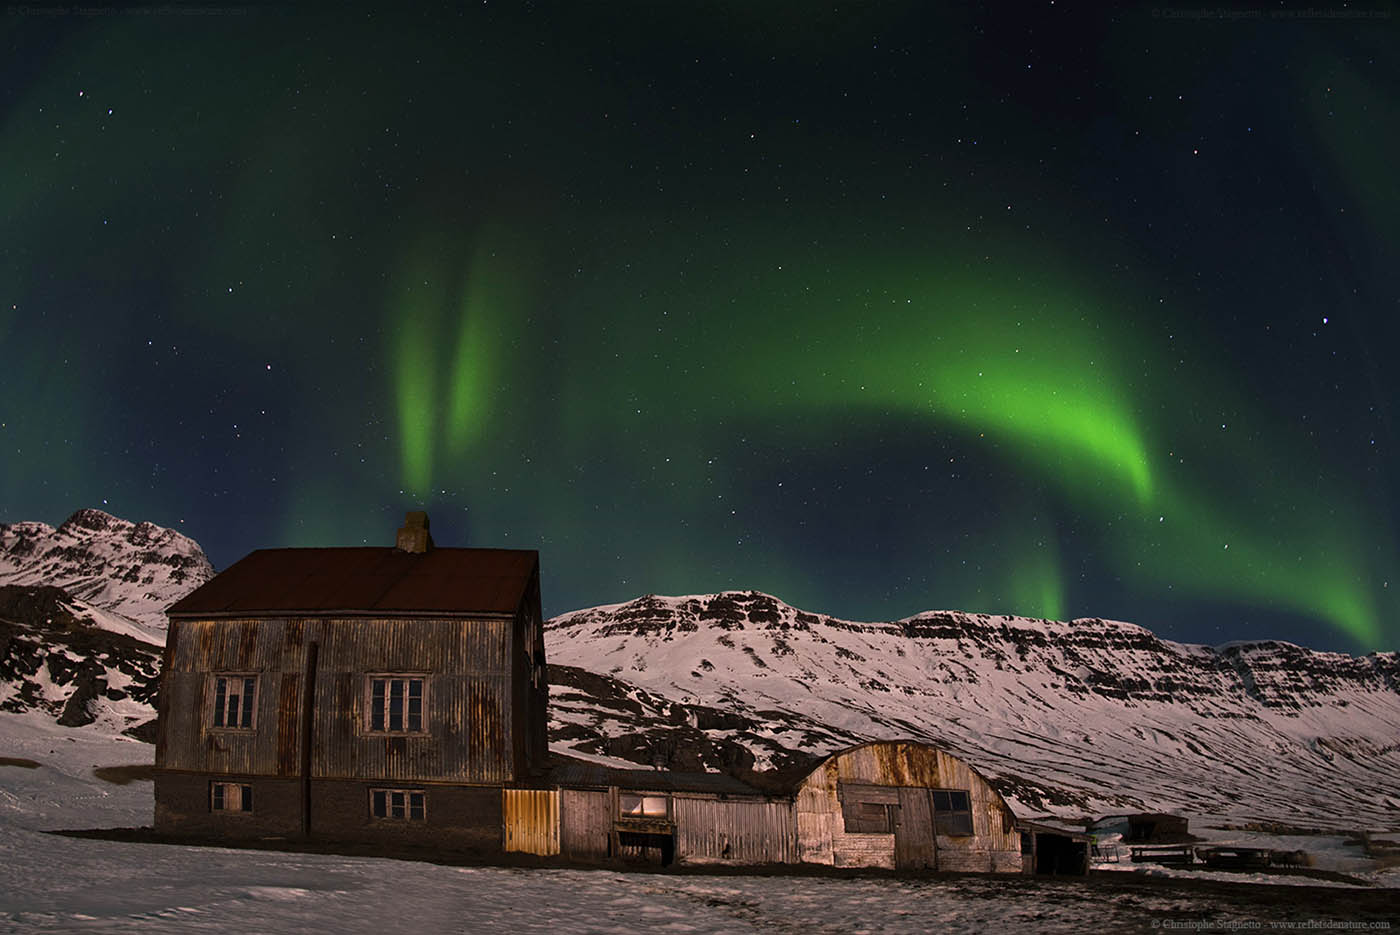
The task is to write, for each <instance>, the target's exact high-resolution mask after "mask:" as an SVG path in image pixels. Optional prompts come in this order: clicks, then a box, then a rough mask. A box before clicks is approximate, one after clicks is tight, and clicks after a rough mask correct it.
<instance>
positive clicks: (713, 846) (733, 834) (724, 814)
mask: <svg viewBox="0 0 1400 935" xmlns="http://www.w3.org/2000/svg"><path fill="white" fill-rule="evenodd" d="M672 808H673V809H674V812H675V819H676V859H677V860H678V861H684V862H690V863H711V862H717V861H718V862H731V861H732V862H734V863H740V864H786V863H794V862H796V860H797V832H796V828H795V826H794V825H793V812H792V806H791V804H790V803H788V802H762V801H744V800H736V799H729V800H720V799H715V798H709V797H702V796H688V795H684V794H677V795H676V796H674V800H673V804H672Z"/></svg>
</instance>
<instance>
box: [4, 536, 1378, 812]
mask: <svg viewBox="0 0 1400 935" xmlns="http://www.w3.org/2000/svg"><path fill="white" fill-rule="evenodd" d="M212 575H213V569H212V568H211V567H210V565H209V561H208V559H207V558H205V556H204V553H203V551H202V550H200V548H199V546H198V545H197V544H195V543H194V542H193V541H192V540H190V539H188V538H186V537H185V536H182V535H180V534H179V533H177V532H174V531H172V530H168V529H162V528H160V527H158V526H155V525H153V524H150V523H131V522H128V521H126V520H122V519H118V518H116V517H113V516H110V515H109V514H106V513H103V512H101V511H97V510H80V511H78V512H77V513H75V514H73V516H71V517H69V519H68V520H67V521H65V522H64V523H63V524H62V525H61V526H59V527H58V529H54V528H52V527H49V526H46V525H44V524H42V523H14V524H10V525H0V710H5V711H34V710H39V711H46V712H48V714H49V715H50V716H52V717H54V718H56V719H62V720H63V721H64V722H65V723H73V724H78V723H86V722H88V721H90V720H93V719H96V720H98V721H101V722H102V723H103V724H104V725H106V726H108V727H115V728H118V729H120V728H121V727H122V726H123V725H125V726H128V727H134V726H138V725H140V724H148V723H149V720H150V718H152V717H154V710H153V709H152V708H151V706H150V702H151V700H152V699H153V697H154V690H155V685H156V667H157V665H158V662H159V646H160V644H162V643H163V642H164V629H165V621H164V617H163V614H164V610H165V608H166V607H167V606H169V604H171V603H173V602H174V601H175V600H177V599H179V598H180V597H182V596H184V595H185V594H186V593H188V592H189V591H191V590H193V589H194V588H195V587H197V586H198V585H199V584H202V583H203V582H204V581H206V580H208V578H210V577H211V576H212ZM546 642H547V657H548V659H549V662H550V683H551V688H550V717H551V724H550V730H551V742H552V746H553V748H554V749H555V750H557V751H559V752H566V753H572V754H576V755H583V756H587V757H589V758H592V759H597V760H601V761H603V762H612V763H616V764H619V765H621V764H638V763H640V764H644V765H648V766H650V765H665V766H669V767H670V768H673V769H722V770H726V771H729V772H733V773H736V774H740V775H745V776H747V777H749V778H750V779H752V780H753V781H755V782H760V783H761V782H762V781H763V780H762V775H761V774H758V775H756V774H755V773H754V772H753V771H755V770H758V771H770V770H775V769H776V770H782V769H785V768H799V767H802V766H804V765H806V764H809V763H811V762H813V761H814V759H815V758H816V757H819V756H821V755H824V754H825V753H828V752H830V751H832V750H835V749H839V748H841V747H844V746H847V745H849V744H853V743H857V742H860V741H862V740H867V739H875V738H916V739H924V740H927V741H930V742H932V743H936V744H939V745H942V746H944V747H946V748H948V749H950V750H953V751H955V752H957V753H959V754H961V755H963V756H965V757H966V758H967V759H968V760H970V761H971V762H972V763H974V764H975V765H976V766H978V768H980V769H981V770H982V771H983V772H984V773H986V774H987V775H988V776H989V777H990V778H992V779H993V781H994V783H995V784H996V785H997V786H998V787H999V788H1000V789H1001V790H1002V791H1003V792H1004V793H1005V794H1006V795H1008V796H1009V797H1010V798H1011V799H1012V800H1013V804H1014V805H1015V806H1016V807H1017V809H1018V811H1020V812H1021V813H1023V814H1037V813H1045V812H1053V813H1056V814H1061V815H1066V816H1069V815H1076V816H1077V815H1081V814H1104V813H1108V812H1115V811H1118V812H1121V811H1126V810H1136V809H1162V810H1182V811H1185V812H1188V813H1192V814H1203V813H1204V814H1218V815H1230V816H1237V817H1241V818H1247V819H1252V820H1258V821H1282V822H1290V823H1294V824H1311V825H1315V826H1328V827H1345V828H1354V827H1357V826H1366V825H1370V826H1386V825H1389V824H1393V823H1394V815H1395V814H1396V813H1397V810H1400V655H1397V654H1396V653H1393V652H1392V653H1372V654H1370V655H1367V656H1362V657H1353V656H1348V655H1345V654H1340V653H1322V652H1314V651H1312V650H1308V649H1304V648H1302V647H1299V646H1295V645H1292V644H1289V643H1280V642H1255V643H1235V644H1229V645H1225V646H1219V647H1209V646H1199V645H1191V644H1182V643H1173V642H1170V641H1166V640H1161V639H1158V638H1157V637H1155V636H1154V635H1153V634H1152V633H1150V632H1149V631H1147V630H1145V629H1143V628H1142V627H1138V626H1134V625H1132V624H1127V623H1116V622H1113V621H1106V620H1098V619H1084V620H1075V621H1072V622H1070V623H1055V622H1051V621H1046V620H1034V619H1028V618H1024V617H991V616H986V615H982V614H963V613H957V612H928V613H923V614H919V615H917V616H914V617H910V618H907V619H904V620H897V621H892V622H886V623H859V622H852V621H847V620H839V619H836V618H833V617H828V616H825V615H822V614H816V613H808V612H805V611H801V610H798V609H796V608H793V607H789V606H788V605H786V604H784V603H783V602H782V601H780V600H778V599H777V598H774V597H770V596H768V595H766V594H759V593H756V592H726V593H722V594H712V595H703V596H695V597H655V596H647V597H642V598H638V599H637V600H633V601H629V602H627V603H625V604H616V605H610V606H606V607H595V608H592V609H589V610H580V611H575V612H573V613H569V614H564V615H562V616H560V617H557V618H555V619H554V620H551V621H550V622H549V623H548V625H547V629H546ZM75 699H76V700H75ZM146 731H147V733H149V726H148V727H147V728H146Z"/></svg>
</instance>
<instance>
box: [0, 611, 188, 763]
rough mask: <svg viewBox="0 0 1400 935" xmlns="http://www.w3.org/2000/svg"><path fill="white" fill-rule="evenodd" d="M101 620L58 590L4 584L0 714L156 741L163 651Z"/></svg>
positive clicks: (0, 629) (0, 618) (0, 615)
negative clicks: (33, 715)
mask: <svg viewBox="0 0 1400 935" xmlns="http://www.w3.org/2000/svg"><path fill="white" fill-rule="evenodd" d="M102 615H103V612H102V611H96V612H94V611H92V610H91V609H90V608H87V607H85V606H84V605H83V603H82V602H81V601H76V600H75V599H74V598H73V597H72V596H71V595H69V594H68V593H67V592H66V591H64V590H63V589H61V588H55V587H47V586H43V585H14V584H11V585H3V586H0V711H6V712H10V713H16V714H18V713H24V712H27V711H40V712H45V713H47V714H49V715H51V716H52V717H54V718H55V719H56V720H57V721H58V723H59V724H61V725H63V726H64V727H83V726H85V725H88V724H92V723H94V722H96V723H97V724H98V725H99V726H100V727H102V728H103V729H105V730H108V731H111V732H114V733H116V732H126V731H131V732H133V736H136V737H139V738H140V739H143V740H151V739H154V731H153V725H154V721H153V718H154V717H155V695H156V691H157V690H158V688H159V684H160V674H159V673H160V653H161V648H160V646H158V645H156V644H154V643H152V642H149V641H147V640H144V639H141V638H140V637H139V636H136V635H133V634H131V633H122V632H116V631H113V630H111V629H106V628H104V627H103V626H101V625H99V623H98V622H96V621H97V620H98V619H101V618H102ZM104 622H105V621H104ZM143 724H149V725H151V726H148V727H146V728H145V729H144V730H142V729H141V725H143Z"/></svg>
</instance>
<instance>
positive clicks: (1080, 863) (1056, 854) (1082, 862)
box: [1035, 833, 1089, 876]
mask: <svg viewBox="0 0 1400 935" xmlns="http://www.w3.org/2000/svg"><path fill="white" fill-rule="evenodd" d="M1035 872H1036V873H1047V874H1059V875H1070V876H1083V875H1084V874H1086V873H1088V872H1089V845H1088V844H1087V843H1086V842H1084V841H1076V840H1074V839H1073V838H1069V837H1065V836H1064V835H1060V834H1044V833H1037V834H1036V836H1035Z"/></svg>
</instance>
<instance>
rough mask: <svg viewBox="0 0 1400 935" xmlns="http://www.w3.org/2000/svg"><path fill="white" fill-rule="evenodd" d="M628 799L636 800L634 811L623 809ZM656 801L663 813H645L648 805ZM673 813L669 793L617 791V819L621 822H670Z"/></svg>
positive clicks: (673, 807) (673, 808) (631, 790)
mask: <svg viewBox="0 0 1400 935" xmlns="http://www.w3.org/2000/svg"><path fill="white" fill-rule="evenodd" d="M629 799H633V800H636V803H637V806H638V809H637V810H636V811H628V810H627V809H626V808H625V807H624V803H626V802H627V800H629ZM658 801H659V802H661V804H662V805H663V806H664V811H655V810H653V811H647V805H648V804H654V803H656V802H658ZM674 811H675V806H674V805H673V803H672V798H671V794H670V793H669V792H640V791H636V790H633V789H619V790H618V792H617V817H618V819H619V820H621V821H670V820H671V816H672V815H673V814H674Z"/></svg>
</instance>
